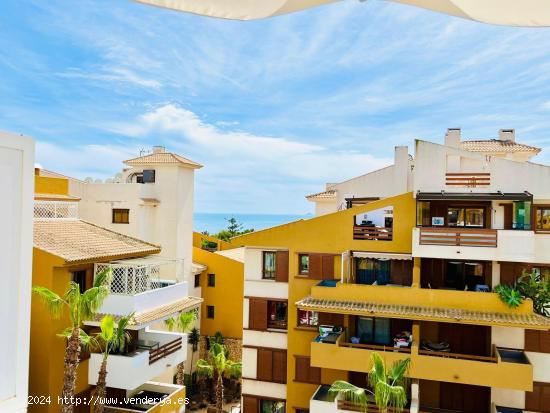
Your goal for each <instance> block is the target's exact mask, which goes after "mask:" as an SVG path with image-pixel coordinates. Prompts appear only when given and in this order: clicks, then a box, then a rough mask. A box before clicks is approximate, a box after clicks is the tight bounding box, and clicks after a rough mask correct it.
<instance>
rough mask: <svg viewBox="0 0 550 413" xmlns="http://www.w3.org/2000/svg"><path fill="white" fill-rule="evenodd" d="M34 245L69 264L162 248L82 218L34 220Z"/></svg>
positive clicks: (131, 254)
mask: <svg viewBox="0 0 550 413" xmlns="http://www.w3.org/2000/svg"><path fill="white" fill-rule="evenodd" d="M34 247H35V248H38V249H40V250H43V251H46V252H48V253H50V254H53V255H56V256H58V257H60V258H62V259H64V260H65V262H66V263H76V262H84V261H95V260H100V259H101V260H112V259H117V258H122V257H134V256H135V257H138V256H144V255H149V254H156V253H159V252H160V247H159V246H157V245H154V244H150V243H148V242H145V241H141V240H139V239H137V238H132V237H129V236H127V235H123V234H119V233H117V232H114V231H111V230H108V229H106V228H102V227H99V226H97V225H93V224H90V223H88V222H85V221H81V220H78V219H59V220H39V219H36V220H35V221H34Z"/></svg>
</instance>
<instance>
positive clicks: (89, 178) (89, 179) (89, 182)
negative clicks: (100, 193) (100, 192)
mask: <svg viewBox="0 0 550 413" xmlns="http://www.w3.org/2000/svg"><path fill="white" fill-rule="evenodd" d="M84 182H86V183H88V184H91V183H92V182H94V180H93V179H92V178H91V177H89V176H87V177H86V178H85V179H84Z"/></svg>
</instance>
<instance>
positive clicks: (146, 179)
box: [142, 169, 155, 184]
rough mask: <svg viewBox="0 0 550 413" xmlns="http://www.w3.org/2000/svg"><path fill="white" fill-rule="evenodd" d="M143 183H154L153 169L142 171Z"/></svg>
mask: <svg viewBox="0 0 550 413" xmlns="http://www.w3.org/2000/svg"><path fill="white" fill-rule="evenodd" d="M142 179H143V183H144V184H147V183H154V182H155V170H154V169H144V170H143V175H142Z"/></svg>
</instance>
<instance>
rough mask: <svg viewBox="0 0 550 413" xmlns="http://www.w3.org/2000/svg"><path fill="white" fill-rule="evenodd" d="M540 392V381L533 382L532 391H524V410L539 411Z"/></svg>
mask: <svg viewBox="0 0 550 413" xmlns="http://www.w3.org/2000/svg"><path fill="white" fill-rule="evenodd" d="M541 393H542V386H541V385H540V383H533V391H526V392H525V410H530V411H533V412H536V411H540V408H541V407H542V406H541V405H540V399H541Z"/></svg>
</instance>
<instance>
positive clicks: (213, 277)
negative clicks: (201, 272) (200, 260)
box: [208, 274, 216, 287]
mask: <svg viewBox="0 0 550 413" xmlns="http://www.w3.org/2000/svg"><path fill="white" fill-rule="evenodd" d="M208 286H209V287H215V286H216V274H208Z"/></svg>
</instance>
